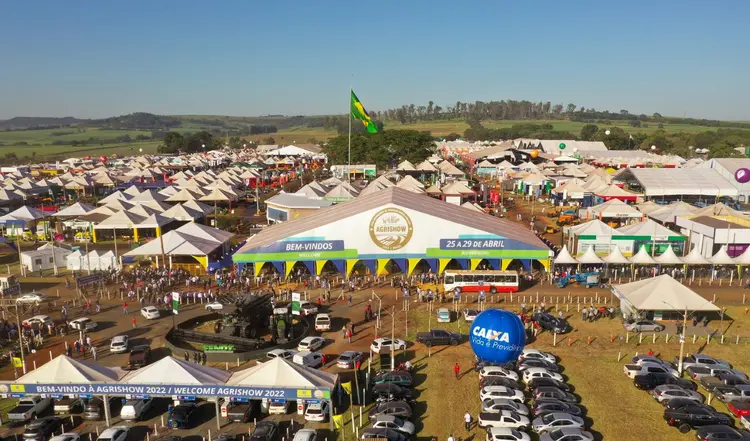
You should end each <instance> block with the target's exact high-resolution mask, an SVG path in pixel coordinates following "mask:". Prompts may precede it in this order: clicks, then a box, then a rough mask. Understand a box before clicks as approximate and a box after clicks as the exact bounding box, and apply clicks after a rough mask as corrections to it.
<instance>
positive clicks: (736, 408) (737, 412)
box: [727, 401, 750, 418]
mask: <svg viewBox="0 0 750 441" xmlns="http://www.w3.org/2000/svg"><path fill="white" fill-rule="evenodd" d="M727 409H729V411H730V412H732V414H733V415H734V416H736V417H737V418H742V417H745V416H750V402H747V401H732V402H730V403H729V404H727Z"/></svg>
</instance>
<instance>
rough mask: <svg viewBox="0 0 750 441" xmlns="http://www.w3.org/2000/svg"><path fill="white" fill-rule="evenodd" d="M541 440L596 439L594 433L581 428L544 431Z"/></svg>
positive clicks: (578, 440) (586, 440) (575, 440)
mask: <svg viewBox="0 0 750 441" xmlns="http://www.w3.org/2000/svg"><path fill="white" fill-rule="evenodd" d="M539 441H594V435H592V434H591V432H587V431H585V430H581V429H572V428H565V429H555V430H552V431H549V432H545V433H543V434H542V436H541V437H540V438H539Z"/></svg>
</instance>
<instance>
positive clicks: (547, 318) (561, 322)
mask: <svg viewBox="0 0 750 441" xmlns="http://www.w3.org/2000/svg"><path fill="white" fill-rule="evenodd" d="M532 320H534V321H535V322H537V323H539V326H540V327H541V328H542V329H544V330H546V331H550V332H555V333H557V334H565V333H566V332H570V331H571V330H572V329H573V328H572V327H571V326H570V324H569V323H568V321H567V320H565V319H560V318H557V317H555V316H554V315H552V314H549V313H546V312H538V313H536V314H534V315H533V316H532Z"/></svg>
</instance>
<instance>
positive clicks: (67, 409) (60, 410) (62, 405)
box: [53, 398, 83, 415]
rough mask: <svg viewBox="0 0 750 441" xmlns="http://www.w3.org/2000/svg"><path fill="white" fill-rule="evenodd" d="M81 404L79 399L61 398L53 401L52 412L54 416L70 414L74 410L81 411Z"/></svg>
mask: <svg viewBox="0 0 750 441" xmlns="http://www.w3.org/2000/svg"><path fill="white" fill-rule="evenodd" d="M82 408H83V403H82V402H81V400H80V398H62V399H58V400H55V404H54V408H53V409H54V411H55V415H60V414H71V413H73V411H74V410H76V409H82Z"/></svg>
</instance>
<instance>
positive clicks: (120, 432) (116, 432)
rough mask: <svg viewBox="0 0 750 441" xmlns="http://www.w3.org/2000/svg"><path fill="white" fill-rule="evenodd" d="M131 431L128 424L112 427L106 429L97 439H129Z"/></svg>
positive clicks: (98, 440)
mask: <svg viewBox="0 0 750 441" xmlns="http://www.w3.org/2000/svg"><path fill="white" fill-rule="evenodd" d="M129 433H130V427H127V426H115V427H110V428H109V429H105V430H104V432H102V433H101V434H100V435H99V438H97V439H96V441H125V440H127V439H128V434H129Z"/></svg>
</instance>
